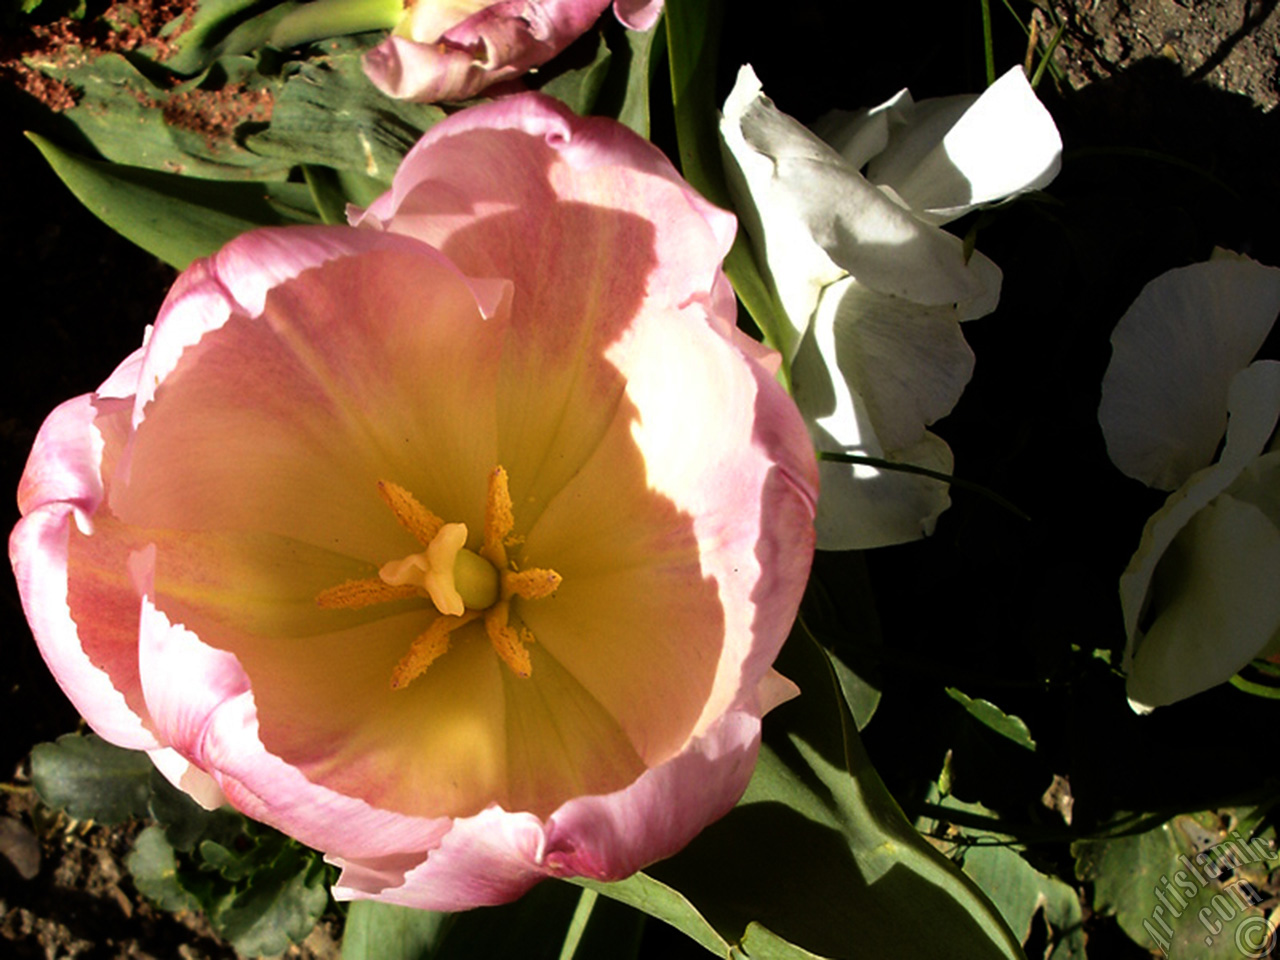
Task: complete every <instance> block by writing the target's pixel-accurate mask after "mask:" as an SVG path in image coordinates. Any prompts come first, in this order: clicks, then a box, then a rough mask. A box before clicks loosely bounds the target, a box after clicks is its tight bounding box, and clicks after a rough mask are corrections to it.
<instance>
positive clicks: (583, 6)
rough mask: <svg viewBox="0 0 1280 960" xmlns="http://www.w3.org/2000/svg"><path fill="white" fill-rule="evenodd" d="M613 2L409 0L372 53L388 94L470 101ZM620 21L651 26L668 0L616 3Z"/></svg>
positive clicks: (550, 50)
mask: <svg viewBox="0 0 1280 960" xmlns="http://www.w3.org/2000/svg"><path fill="white" fill-rule="evenodd" d="M608 5H609V0H500V2H498V3H492V2H486V0H406V2H405V12H404V16H403V17H402V18H401V20H400V23H399V25H397V26H396V28H395V30H393V31H392V33H391V36H389V37H388V38H387V39H386V40H385V41H383V43H381V44H379V45H378V46H377V47H376V48H375V49H373V50H371V51H369V53H367V54H366V55H365V59H364V69H365V73H367V74H368V76H369V79H370V80H372V81H373V83H374V85H375V86H377V87H378V89H379V90H381V91H382V92H383V93H386V94H387V95H389V96H392V97H397V98H399V99H402V100H417V101H420V102H425V103H433V102H435V101H437V100H466V99H468V98H470V97H474V96H476V95H477V94H478V93H480V92H481V91H482V90H484V89H485V88H486V87H489V86H491V85H493V84H495V83H498V82H499V81H502V80H513V79H515V78H516V77H519V76H522V75H523V74H525V73H528V72H529V71H530V70H531V69H533V68H534V67H537V66H540V65H541V64H544V63H546V62H547V61H548V60H550V59H551V58H552V57H554V56H555V55H556V54H558V53H559V52H560V51H561V50H563V49H564V48H565V47H567V46H568V45H569V44H571V43H572V42H573V41H574V40H576V39H578V37H580V36H582V34H584V33H586V32H587V30H588V29H590V28H591V25H592V24H593V23H595V22H596V20H597V19H598V18H599V16H600V14H601V13H602V12H603V11H604V8H605V7H607V6H608ZM614 11H615V13H616V15H617V17H618V19H619V20H620V21H622V23H623V24H625V25H626V26H627V27H629V28H630V29H633V30H648V29H649V28H650V27H652V26H653V25H654V23H655V22H657V19H658V15H659V14H660V13H661V12H662V0H615V2H614Z"/></svg>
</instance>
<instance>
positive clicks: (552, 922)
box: [342, 881, 644, 960]
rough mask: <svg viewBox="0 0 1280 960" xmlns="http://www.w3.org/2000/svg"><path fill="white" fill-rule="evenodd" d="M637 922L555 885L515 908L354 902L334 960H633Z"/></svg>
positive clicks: (619, 909)
mask: <svg viewBox="0 0 1280 960" xmlns="http://www.w3.org/2000/svg"><path fill="white" fill-rule="evenodd" d="M643 920H644V918H643V917H642V916H641V914H639V913H636V912H635V911H633V910H629V909H627V908H626V907H623V906H621V905H620V904H618V903H614V902H612V901H610V900H607V899H605V900H602V899H600V898H598V897H597V896H596V894H595V892H594V891H593V890H591V889H579V888H577V887H575V886H571V885H569V884H566V883H559V882H555V881H552V882H548V883H543V884H540V885H539V886H537V887H534V888H533V890H531V891H530V892H529V893H528V894H526V895H525V896H524V897H523V898H521V899H520V900H518V901H517V902H515V903H510V904H506V905H504V906H500V907H481V908H480V909H477V910H469V911H467V912H466V913H459V914H443V913H433V912H431V911H429V910H408V909H406V908H404V907H393V906H389V905H387V904H379V903H372V902H369V901H359V902H357V903H355V904H352V906H351V909H350V911H349V912H348V914H347V931H346V935H345V937H344V938H343V943H342V960H466V958H471V957H520V958H521V960H633V958H635V957H638V956H639V946H640V934H641V930H642V925H643Z"/></svg>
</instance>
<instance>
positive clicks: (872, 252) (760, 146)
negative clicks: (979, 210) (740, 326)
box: [721, 67, 985, 350]
mask: <svg viewBox="0 0 1280 960" xmlns="http://www.w3.org/2000/svg"><path fill="white" fill-rule="evenodd" d="M721 134H722V136H723V137H724V143H725V145H726V147H727V149H728V158H727V159H728V161H729V162H728V167H729V170H728V173H729V178H730V187H731V189H733V192H734V200H735V203H736V204H737V205H738V208H739V210H740V211H741V212H742V215H743V218H744V223H745V225H746V227H747V229H748V231H749V232H750V233H751V235H752V239H753V241H754V242H755V243H756V245H757V250H758V252H759V253H760V254H761V256H762V257H763V259H764V261H765V265H766V266H767V268H768V271H769V273H770V275H771V276H772V278H773V281H774V284H775V286H776V288H777V290H778V293H779V296H780V297H781V299H782V302H783V306H784V307H785V308H786V310H787V313H788V314H789V316H790V317H791V320H792V323H793V324H795V328H796V329H795V334H796V337H797V339H798V337H799V336H800V335H801V334H802V333H803V331H804V328H805V327H806V326H807V324H808V321H809V318H810V317H811V316H812V314H813V310H814V307H815V306H816V302H817V298H818V296H819V293H820V291H821V289H822V288H823V287H824V286H826V285H827V284H829V283H831V282H833V281H834V280H836V279H838V278H839V277H840V276H841V275H842V274H843V273H848V274H850V275H852V276H853V277H855V278H856V279H857V280H858V282H859V283H861V284H863V285H864V286H866V287H868V288H870V289H872V290H876V291H878V292H880V293H885V294H890V295H893V296H898V297H904V298H906V299H908V300H911V301H913V302H915V303H919V304H926V305H932V306H938V305H943V304H954V303H956V302H957V301H960V300H969V299H972V298H974V297H977V296H979V295H980V294H981V293H982V292H983V290H984V289H985V284H984V282H983V281H982V280H981V279H980V278H979V277H978V276H977V275H975V274H974V273H973V272H972V271H971V270H970V268H969V267H968V266H967V265H966V264H965V262H964V257H963V254H962V250H961V247H960V246H959V241H958V239H957V238H956V237H953V236H951V235H950V234H947V233H945V232H944V231H942V230H940V229H938V228H937V227H934V226H932V225H930V224H926V223H923V222H922V221H921V220H919V219H918V218H917V217H916V216H915V215H914V214H913V213H912V212H911V211H910V210H908V209H907V208H906V207H904V206H902V205H900V204H898V203H895V202H894V201H893V200H892V199H890V197H889V196H887V195H886V194H885V193H884V192H883V191H881V190H880V189H879V188H877V187H875V186H873V185H872V184H871V183H870V182H869V181H867V180H866V179H865V178H864V177H863V176H862V175H861V174H860V173H859V172H858V171H857V169H856V168H854V167H853V166H852V165H851V164H850V163H849V162H848V161H846V160H845V159H844V158H843V157H842V156H840V154H838V153H836V151H834V150H833V149H832V148H831V147H829V146H828V145H827V144H826V143H824V142H822V141H821V140H820V139H818V137H816V136H815V135H814V134H812V133H811V132H810V131H808V130H807V129H805V128H804V127H803V126H801V125H800V124H799V123H797V122H796V121H795V120H793V119H792V118H791V117H789V116H787V115H786V114H784V113H782V112H780V111H779V110H778V109H777V108H776V107H774V106H773V104H772V103H771V102H770V101H769V100H768V98H766V97H765V96H764V94H763V93H762V91H761V89H760V83H759V80H757V79H756V77H755V74H754V73H752V72H751V69H750V68H749V67H743V69H742V71H741V72H740V73H739V75H738V81H737V84H736V85H735V86H734V89H733V92H732V93H730V95H729V98H728V100H726V101H725V107H724V119H723V121H722V123H721ZM735 187H736V189H734V188H735ZM815 247H816V248H817V249H816V250H815ZM823 255H825V258H826V261H828V262H824V259H823ZM788 346H789V348H790V349H791V350H794V349H795V348H796V347H797V346H798V344H794V343H793V344H789V345H788Z"/></svg>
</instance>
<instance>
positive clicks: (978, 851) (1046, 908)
mask: <svg viewBox="0 0 1280 960" xmlns="http://www.w3.org/2000/svg"><path fill="white" fill-rule="evenodd" d="M938 789H939V788H938V787H936V786H935V788H934V790H935V791H937V790H938ZM937 797H938V794H937V793H936V792H935V793H934V795H933V797H932V799H933V800H935V801H936V800H937ZM945 809H948V810H955V811H958V812H964V813H971V814H975V815H977V816H981V817H986V818H989V819H991V820H993V821H994V820H996V819H997V817H996V814H995V813H994V812H993V811H991V810H988V809H987V808H986V807H984V806H982V804H980V803H964V802H962V801H959V800H956V799H955V798H954V797H948V798H947V799H946V801H945ZM947 824H948V832H947V836H948V837H950V838H952V839H953V842H954V843H955V845H956V848H957V850H958V851H959V852H960V854H961V860H962V864H961V865H962V868H963V869H964V872H965V873H966V874H968V875H969V876H970V877H972V878H973V880H974V882H976V883H977V884H978V886H979V887H981V888H982V890H983V892H984V893H986V895H987V896H989V897H990V898H991V900H992V902H993V903H995V905H996V907H997V908H998V909H999V910H1000V915H1001V916H1002V917H1004V919H1005V922H1006V923H1008V924H1009V927H1010V928H1011V929H1012V930H1013V931H1014V933H1015V934H1016V935H1017V936H1018V937H1019V938H1020V939H1021V940H1022V941H1023V942H1024V943H1025V942H1026V940H1027V938H1028V937H1029V936H1030V935H1031V926H1032V922H1033V921H1034V920H1035V916H1036V914H1037V913H1040V912H1041V911H1043V912H1044V922H1045V925H1046V926H1047V928H1048V932H1049V944H1050V947H1049V951H1048V953H1046V955H1045V956H1046V960H1084V956H1085V942H1084V940H1085V938H1084V929H1083V926H1082V924H1083V922H1084V917H1083V914H1082V911H1081V909H1080V898H1079V896H1078V895H1077V894H1076V891H1075V890H1074V889H1073V888H1072V887H1071V886H1069V885H1068V884H1066V883H1063V882H1062V881H1061V880H1059V879H1058V878H1057V877H1053V876H1049V875H1047V874H1044V873H1041V872H1040V871H1039V870H1037V869H1036V868H1035V867H1033V866H1032V865H1031V864H1030V863H1028V862H1027V860H1026V858H1025V857H1024V855H1023V853H1022V851H1021V850H1020V849H1019V848H1017V847H1016V845H1015V844H1014V841H1013V838H1012V837H1010V836H1007V835H1005V834H1000V833H992V832H990V831H986V830H979V829H971V828H968V827H959V828H957V827H956V825H955V824H954V823H953V822H951V821H947ZM942 827H943V824H942V823H940V822H939V821H937V820H926V821H925V823H924V824H922V829H924V830H926V831H927V832H929V833H931V834H933V835H935V836H937V835H940V834H941V833H942Z"/></svg>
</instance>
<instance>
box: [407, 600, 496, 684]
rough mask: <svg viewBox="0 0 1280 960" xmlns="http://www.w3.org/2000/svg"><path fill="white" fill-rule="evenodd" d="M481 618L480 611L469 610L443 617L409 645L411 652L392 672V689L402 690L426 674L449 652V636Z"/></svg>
mask: <svg viewBox="0 0 1280 960" xmlns="http://www.w3.org/2000/svg"><path fill="white" fill-rule="evenodd" d="M479 616H480V611H479V610H468V611H467V612H466V613H464V614H463V615H462V616H460V617H447V616H441V617H439V618H438V619H436V620H434V621H432V623H431V626H429V627H427V629H426V630H424V631H423V632H422V633H420V634H419V635H418V636H417V637H416V638H415V639H414V641H413V643H411V644H410V645H409V652H408V653H406V654H405V655H404V656H403V657H401V658H400V662H399V663H397V664H396V666H395V669H394V670H392V671H391V689H392V690H400V689H401V688H403V687H407V686H408V685H409V684H410V683H411V682H413V681H414V680H416V679H417V678H418V677H420V676H421V675H422V674H423V673H425V672H426V669H427V667H429V666H431V664H433V663H434V662H435V661H436V660H438V659H439V658H440V657H442V656H444V655H445V653H446V652H448V650H449V634H451V633H453V631H455V630H457V629H458V628H459V627H465V626H466V625H467V624H468V623H470V622H471V621H472V620H475V619H476V618H477V617H479Z"/></svg>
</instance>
